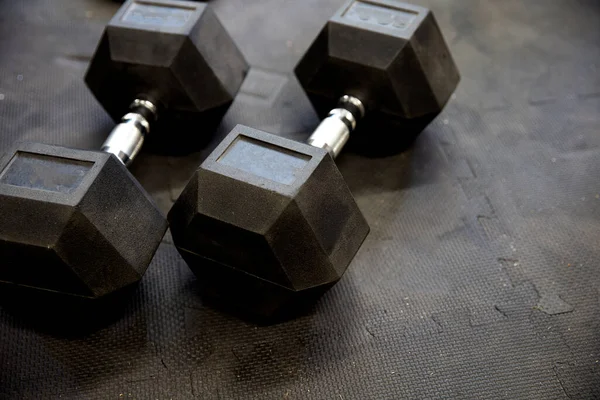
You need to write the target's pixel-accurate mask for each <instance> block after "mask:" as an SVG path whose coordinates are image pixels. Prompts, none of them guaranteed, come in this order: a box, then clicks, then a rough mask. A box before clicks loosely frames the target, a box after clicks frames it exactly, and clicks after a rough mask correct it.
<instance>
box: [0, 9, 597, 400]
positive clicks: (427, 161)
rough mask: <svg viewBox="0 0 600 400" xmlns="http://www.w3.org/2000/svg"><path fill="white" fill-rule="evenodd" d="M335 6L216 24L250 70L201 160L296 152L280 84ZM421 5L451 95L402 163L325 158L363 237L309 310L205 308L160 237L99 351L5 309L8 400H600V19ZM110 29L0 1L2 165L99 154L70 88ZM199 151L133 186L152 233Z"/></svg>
mask: <svg viewBox="0 0 600 400" xmlns="http://www.w3.org/2000/svg"><path fill="white" fill-rule="evenodd" d="M341 3H342V1H341V0H328V1H324V0H303V1H283V0H279V1H275V0H261V1H253V2H249V1H247V0H217V1H214V2H212V4H213V5H214V7H215V9H216V12H217V14H218V16H219V17H220V18H221V20H222V21H223V23H224V24H225V25H226V27H227V28H228V29H229V30H230V32H231V34H232V36H233V37H234V39H235V40H236V41H237V42H238V44H239V46H240V47H241V49H242V51H243V53H244V55H245V57H246V58H247V60H248V62H249V63H250V64H251V66H252V69H251V71H250V73H249V75H248V77H247V79H246V81H245V83H244V85H243V89H242V92H241V93H240V94H239V95H238V96H237V98H236V100H235V102H234V105H233V106H232V108H231V109H230V111H229V113H228V114H227V116H226V118H225V120H224V121H223V123H222V124H221V126H220V127H219V129H218V132H217V135H216V137H215V140H214V141H213V146H214V145H216V144H217V143H218V140H219V139H220V138H222V137H223V136H224V135H225V134H227V133H228V132H229V131H230V130H231V128H232V127H233V126H235V124H237V123H242V124H245V125H249V126H252V127H255V128H258V129H262V130H266V131H269V132H273V133H277V134H280V135H283V136H286V137H290V138H294V139H298V140H302V139H305V138H306V137H307V135H308V134H309V132H310V131H311V129H313V128H314V127H315V126H316V124H317V117H316V115H315V114H314V112H313V110H312V108H311V106H310V104H309V102H308V100H307V98H306V97H305V95H304V94H303V92H302V90H301V88H300V87H299V85H298V82H297V81H296V80H295V78H294V77H293V76H292V75H291V72H292V69H293V67H294V65H295V64H296V62H297V61H298V60H299V59H300V57H301V55H302V53H303V52H304V51H305V49H306V48H307V47H308V45H309V44H310V42H311V41H312V40H313V39H314V37H315V36H316V34H317V33H318V31H319V29H320V28H321V26H322V25H323V24H324V23H325V21H326V20H327V19H328V18H329V16H330V15H331V14H332V13H333V12H334V11H335V10H336V9H337V8H338V7H339V5H340V4H341ZM415 3H418V4H421V5H425V6H429V7H431V8H432V9H433V11H434V13H435V15H436V18H437V20H438V22H439V23H440V26H441V28H442V30H443V32H444V35H445V37H446V40H447V41H448V43H449V45H450V47H451V50H452V52H453V57H454V59H455V60H456V62H457V64H458V66H459V69H460V72H461V75H462V81H461V83H460V85H459V87H458V90H457V91H456V94H455V96H454V98H453V99H452V100H451V101H450V102H449V104H448V106H447V107H446V109H445V111H444V112H443V113H442V114H441V115H440V116H439V117H438V118H437V119H436V120H435V121H434V123H432V124H431V125H430V126H429V127H428V129H427V130H426V131H424V132H423V133H422V134H421V136H420V137H419V138H418V140H417V141H416V143H415V144H414V146H413V147H412V148H411V149H410V150H409V151H407V152H405V153H403V154H400V155H397V156H393V157H386V158H366V157H362V156H359V155H356V154H351V153H345V154H343V155H342V156H341V157H339V159H338V164H339V166H340V169H341V171H342V173H343V175H344V177H345V178H346V180H347V182H348V184H349V186H350V188H351V190H352V192H353V193H354V195H355V197H356V199H357V201H358V204H359V206H360V208H361V210H362V211H363V212H364V214H365V216H366V218H367V220H368V222H369V224H370V225H371V233H370V235H369V237H368V238H367V240H366V242H365V244H364V245H363V247H362V248H361V250H360V251H359V253H358V255H357V257H356V258H355V260H354V261H353V263H352V264H351V266H350V268H349V271H348V272H347V274H346V275H345V276H344V277H343V279H342V280H341V281H340V283H339V284H338V285H337V286H335V287H334V288H333V289H332V290H330V291H329V292H328V293H327V294H326V295H325V296H324V297H323V298H322V299H321V301H320V302H319V303H318V304H317V306H316V307H315V308H314V310H312V311H311V312H310V313H309V314H308V315H306V316H302V317H300V318H298V319H295V320H291V321H288V322H283V323H279V324H275V325H270V326H263V325H255V324H253V323H251V322H248V321H243V320H241V319H239V318H237V317H236V316H233V315H231V314H228V313H226V312H224V311H219V310H216V309H213V308H211V307H209V306H207V305H205V304H203V303H202V301H201V300H200V298H199V296H198V295H197V293H196V282H195V277H194V275H193V274H192V273H191V272H190V271H189V269H188V267H187V266H186V265H185V263H184V262H183V260H182V259H181V258H180V257H179V254H178V253H177V251H176V250H175V248H174V247H173V245H172V244H171V242H170V238H169V235H167V237H165V239H164V241H163V244H162V245H161V246H160V248H159V250H158V252H157V254H156V256H155V258H154V261H153V262H152V264H151V266H150V268H149V271H148V273H147V274H146V276H145V277H144V279H143V280H142V283H141V285H140V286H139V288H138V290H137V291H136V292H135V293H134V295H133V298H132V299H131V301H129V302H128V303H127V306H126V307H125V309H124V310H116V311H115V312H116V314H118V316H116V317H115V318H114V320H113V321H112V322H107V323H104V324H100V326H99V327H97V328H96V329H93V330H92V331H91V332H90V331H87V332H85V333H80V332H79V333H68V331H69V329H68V328H65V329H60V328H61V327H56V326H45V325H44V324H36V323H35V322H32V321H31V320H30V319H27V318H25V317H24V316H22V315H19V314H18V313H16V314H15V313H14V312H7V311H6V308H3V309H0V397H2V398H10V399H13V398H35V399H39V398H73V399H81V398H99V399H106V398H111V399H113V398H114V399H119V398H139V399H154V398H159V399H170V398H173V399H175V398H178V399H179V398H181V399H190V398H202V399H203V398H207V399H213V398H244V399H245V398H257V399H263V398H274V399H279V398H284V399H286V398H311V399H342V400H346V399H365V398H394V399H395V398H448V397H453V398H506V399H522V398H534V399H554V398H557V399H561V398H573V399H582V398H599V397H600V179H599V177H598V174H599V173H600V124H599V122H600V71H599V69H600V40H599V39H600V5H599V3H598V2H597V1H595V0H577V1H576V0H571V1H546V0H528V1H518V0H508V1H495V2H493V1H478V0H461V1H445V0H432V1H416V2H415ZM117 8H118V4H117V3H113V2H111V1H108V0H85V1H84V0H80V1H76V2H75V1H69V0H57V1H50V0H31V1H10V0H0V151H4V150H6V149H8V148H9V147H10V146H11V145H12V144H13V143H14V142H15V141H18V140H21V141H41V142H45V143H52V144H60V145H65V146H70V147H78V148H83V149H97V148H99V146H100V144H101V143H102V142H103V140H104V138H105V137H106V135H107V133H108V132H109V131H110V129H111V128H112V126H113V122H112V120H111V119H110V118H109V117H108V115H107V114H106V113H105V112H104V111H103V109H102V108H101V106H100V105H99V104H98V103H96V101H95V100H94V98H93V96H92V94H91V93H90V92H89V91H88V89H87V88H86V87H85V84H84V82H83V80H82V77H83V74H84V72H85V69H86V67H87V63H88V61H89V59H90V57H91V55H92V54H93V51H94V49H95V46H96V43H97V41H98V39H99V38H100V35H101V32H102V29H103V27H104V25H105V24H106V22H107V21H108V20H109V19H110V17H111V16H112V14H113V13H114V12H115V11H116V9H117ZM213 146H211V148H212V147H213ZM211 148H207V150H206V151H204V152H202V153H199V154H193V155H190V156H187V157H164V156H158V155H151V154H148V153H145V154H143V155H142V156H141V157H140V158H139V159H138V160H136V162H135V164H134V166H133V169H132V171H133V173H134V174H135V175H136V177H138V178H139V179H140V181H141V182H142V184H143V185H144V187H145V188H146V189H147V190H149V191H150V193H151V194H152V195H153V196H154V198H155V199H156V200H157V202H158V203H159V204H160V206H161V208H162V209H163V210H164V211H165V212H166V211H168V209H169V208H170V205H171V204H172V202H173V200H174V199H176V198H177V196H178V195H179V192H180V191H181V189H182V188H183V186H184V185H185V183H186V180H187V178H188V177H189V176H191V174H192V172H193V170H194V168H195V167H196V166H197V165H198V164H199V163H200V161H201V160H202V159H203V158H204V157H206V155H207V154H208V152H209V151H210V149H211ZM0 262H1V260H0Z"/></svg>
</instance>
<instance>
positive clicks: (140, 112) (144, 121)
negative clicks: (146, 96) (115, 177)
mask: <svg viewBox="0 0 600 400" xmlns="http://www.w3.org/2000/svg"><path fill="white" fill-rule="evenodd" d="M129 108H130V109H131V110H132V111H135V112H129V113H127V114H125V116H124V117H123V118H122V119H121V122H120V123H119V124H118V125H117V126H115V128H114V129H113V130H112V132H111V133H110V135H109V136H108V138H107V139H106V141H105V142H104V144H103V145H102V151H104V152H106V153H110V154H114V155H115V156H116V157H117V158H118V159H119V161H121V162H122V163H123V165H125V166H129V164H131V162H132V161H133V159H134V158H135V157H136V156H137V154H138V153H139V152H140V149H141V148H142V145H143V144H144V138H145V137H146V135H147V134H148V133H150V123H151V121H149V120H148V119H151V120H152V122H153V120H155V119H156V115H157V109H156V106H155V105H154V104H153V103H152V102H150V101H148V100H140V99H136V100H134V102H133V103H131V106H130V107H129ZM150 116H151V117H153V118H149V117H150Z"/></svg>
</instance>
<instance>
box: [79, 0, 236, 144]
mask: <svg viewBox="0 0 600 400" xmlns="http://www.w3.org/2000/svg"><path fill="white" fill-rule="evenodd" d="M247 70H248V65H247V63H246V61H245V60H244V57H243V56H242V54H241V53H240V52H239V50H238V48H237V47H236V45H235V43H234V42H233V40H232V39H231V37H230V36H229V34H228V33H227V31H226V30H225V28H224V27H223V26H222V25H221V23H220V21H219V20H218V19H217V17H216V15H215V14H214V12H213V11H212V9H211V8H210V7H209V6H207V5H206V4H202V3H196V2H190V1H165V0H154V1H151V2H148V1H141V0H129V1H127V2H126V3H125V4H123V6H122V7H121V8H120V9H119V11H118V12H117V13H116V14H115V16H114V17H113V18H112V20H111V21H110V22H109V24H108V26H107V27H106V30H105V31H104V34H103V36H102V39H101V41H100V43H99V45H98V48H97V49H96V53H95V54H94V58H93V59H92V61H91V64H90V66H89V69H88V71H87V74H86V77H85V81H86V83H87V85H88V86H89V88H90V89H91V91H92V92H93V93H94V95H95V96H96V98H97V99H98V101H99V102H100V103H101V104H102V105H103V106H104V108H105V109H106V110H107V112H108V113H109V114H110V115H111V116H112V117H113V118H114V119H115V121H118V120H120V119H121V117H122V116H123V114H124V113H125V112H127V110H128V108H129V105H130V104H131V102H132V101H133V100H134V99H136V98H142V99H147V100H151V101H152V102H154V103H157V104H158V105H159V120H158V124H159V125H160V126H161V127H168V128H169V129H167V131H168V132H169V135H168V136H169V137H168V140H162V141H161V143H174V142H177V141H178V139H180V140H181V141H183V142H184V143H187V142H190V141H189V140H185V139H189V138H186V137H185V136H190V135H192V133H190V131H189V130H181V131H180V130H179V126H178V124H187V125H188V126H189V124H193V126H195V127H201V128H197V129H196V131H198V132H197V133H196V132H194V135H204V136H207V132H210V130H211V129H212V128H211V127H212V126H215V125H216V124H217V123H218V122H219V121H220V120H221V118H222V117H223V115H224V114H225V112H226V111H227V109H228V107H229V105H230V104H231V102H232V101H233V98H234V97H235V94H236V93H237V91H238V89H239V87H240V86H241V83H242V81H243V79H244V77H245V74H246V72H247ZM153 136H155V135H150V136H149V139H150V140H155V139H157V138H156V137H154V138H153Z"/></svg>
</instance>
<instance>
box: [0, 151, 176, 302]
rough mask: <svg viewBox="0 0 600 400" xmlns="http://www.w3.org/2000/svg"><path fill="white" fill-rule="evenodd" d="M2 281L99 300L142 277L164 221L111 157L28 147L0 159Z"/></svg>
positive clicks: (163, 229)
mask: <svg viewBox="0 0 600 400" xmlns="http://www.w3.org/2000/svg"><path fill="white" fill-rule="evenodd" d="M0 204H2V206H1V207H0V260H1V263H0V284H3V285H12V286H14V285H21V286H26V287H29V288H37V289H42V290H45V291H53V292H60V293H63V294H66V295H72V296H78V297H82V298H90V299H96V298H100V297H102V296H105V295H107V294H109V293H112V292H115V291H117V290H119V289H122V288H125V287H127V286H129V285H131V284H132V283H135V282H137V281H139V280H140V278H141V277H142V275H143V274H144V272H145V271H146V268H147V267H148V264H149V263H150V260H151V259H152V257H153V255H154V252H155V251H156V249H157V247H158V245H159V244H160V241H161V239H162V237H163V235H164V233H165V231H166V228H167V224H166V220H165V218H164V217H163V216H162V214H161V213H160V211H159V210H158V209H157V208H156V206H155V204H154V202H153V201H152V200H151V199H150V197H149V196H148V195H147V194H146V192H145V191H144V190H143V189H142V187H141V186H140V185H139V184H138V183H137V181H136V180H135V179H134V178H133V176H132V175H131V174H130V173H129V172H128V171H127V170H126V169H125V167H124V166H123V165H122V164H121V163H120V162H119V161H118V160H117V159H116V158H115V157H114V156H112V155H110V154H106V153H100V152H90V151H81V150H72V149H66V148H62V147H56V146H48V145H41V144H23V145H20V146H18V147H17V148H16V149H15V150H13V151H11V152H10V153H8V156H7V157H5V158H4V159H3V160H2V161H0Z"/></svg>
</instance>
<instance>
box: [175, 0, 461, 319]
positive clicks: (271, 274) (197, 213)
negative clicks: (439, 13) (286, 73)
mask: <svg viewBox="0 0 600 400" xmlns="http://www.w3.org/2000/svg"><path fill="white" fill-rule="evenodd" d="M296 72H297V74H298V76H299V79H300V82H301V83H302V84H303V87H304V88H305V90H306V91H307V93H308V94H309V96H310V97H311V99H313V101H314V102H315V105H319V104H324V105H331V108H332V109H331V111H329V112H327V113H324V115H325V116H326V118H324V120H323V121H322V122H321V124H320V125H319V126H318V127H317V128H316V130H315V131H314V133H313V134H312V135H311V136H310V138H309V139H308V143H309V145H306V144H301V143H297V142H294V141H290V140H288V139H284V138H281V137H277V136H274V135H270V134H267V133H264V132H260V131H257V130H254V129H250V128H247V127H243V126H239V125H238V126H237V127H236V128H235V129H234V130H233V131H232V132H231V133H230V134H229V136H227V137H226V138H225V140H224V141H223V142H222V143H221V144H220V145H219V146H218V147H217V148H216V149H215V151H214V152H213V153H212V154H211V155H210V156H209V157H208V158H207V159H206V160H205V161H204V163H203V164H202V165H201V166H200V168H199V169H198V170H197V172H196V174H195V175H194V176H193V177H192V179H191V181H190V182H189V184H188V185H187V187H186V188H185V190H184V191H183V193H182V195H181V196H180V198H179V199H178V200H177V202H176V203H175V205H174V206H173V208H172V209H171V211H170V212H169V217H168V218H169V222H170V224H171V231H172V234H173V239H174V242H175V245H176V246H177V248H178V250H179V252H180V253H181V255H182V256H183V258H184V259H185V261H186V262H187V264H188V265H189V266H190V267H191V269H192V270H193V271H194V272H195V273H196V274H197V275H198V276H199V277H200V279H199V283H200V285H201V288H202V290H203V292H204V293H205V294H207V295H209V296H216V297H219V298H221V299H224V300H225V301H226V302H228V303H232V304H233V305H234V306H236V307H241V308H244V309H246V311H250V312H252V313H255V314H258V315H262V316H273V315H277V314H279V313H282V314H286V313H287V312H288V311H291V310H293V309H294V308H295V307H296V306H297V305H300V306H302V305H304V304H310V301H311V300H313V299H315V298H316V297H318V296H319V295H320V294H322V293H323V292H324V291H325V290H326V289H327V288H329V287H331V286H332V285H333V284H335V282H337V281H338V280H339V279H340V277H341V276H342V274H343V273H344V271H345V270H346V268H347V267H348V265H349V263H350V261H351V260H352V258H353V257H354V255H355V253H356V252H357V251H358V249H359V247H360V245H361V244H362V242H363V241H364V239H365V237H366V236H367V234H368V231H369V227H368V225H367V222H366V220H365V219H364V217H363V215H362V214H361V212H360V210H359V208H358V206H357V204H356V203H355V201H354V199H353V197H352V195H351V193H350V191H349V189H348V187H347V185H346V183H345V182H344V180H343V178H342V175H341V174H340V172H339V171H338V169H337V167H336V166H335V164H334V161H333V159H334V158H335V157H336V156H337V155H338V154H339V152H340V151H341V150H342V147H343V146H344V144H345V143H346V141H347V140H348V138H349V136H350V134H351V132H352V131H353V130H354V129H355V128H356V127H357V126H358V125H360V124H363V123H364V124H365V125H366V126H367V128H366V131H368V132H369V133H370V134H371V140H372V141H373V142H375V143H377V142H378V139H379V136H380V135H381V134H382V133H383V132H381V131H379V130H375V129H374V128H373V126H377V125H378V124H382V123H384V122H387V123H388V124H390V125H389V126H394V124H402V123H405V124H406V125H407V126H408V127H409V128H411V129H414V127H415V126H417V125H421V124H422V122H419V123H418V124H413V123H412V122H413V120H414V119H418V120H420V121H422V120H431V119H432V118H433V117H434V116H435V115H437V114H439V112H440V111H441V110H442V108H443V107H444V105H445V104H446V102H447V101H448V99H449V97H450V96H451V94H452V92H453V91H454V89H455V87H456V85H457V84H458V81H459V74H458V72H457V68H456V66H455V64H454V62H453V61H452V58H451V56H450V53H449V50H448V48H447V46H446V44H445V42H444V39H443V37H442V35H441V32H440V30H439V28H438V25H437V23H436V21H435V19H434V18H433V15H432V13H431V12H430V11H429V10H427V9H425V8H422V7H417V6H412V5H408V4H405V3H400V2H398V1H393V0H379V1H376V0H369V1H368V2H367V1H365V2H363V1H351V2H349V3H348V4H346V5H345V6H344V7H342V9H341V10H340V11H339V12H338V13H337V14H336V15H335V16H334V17H333V18H332V19H331V20H330V21H329V22H328V24H327V25H326V27H325V28H324V30H323V33H322V34H321V35H319V37H318V38H317V39H316V40H315V42H314V43H313V44H312V46H311V47H310V49H309V50H308V52H307V54H306V56H305V57H304V58H303V59H302V60H301V61H300V63H299V65H298V67H297V68H296ZM388 131H390V134H395V135H403V134H405V132H404V131H403V130H397V129H393V128H389V127H388ZM386 133H387V131H386ZM411 134H414V133H412V132H409V135H411Z"/></svg>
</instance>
